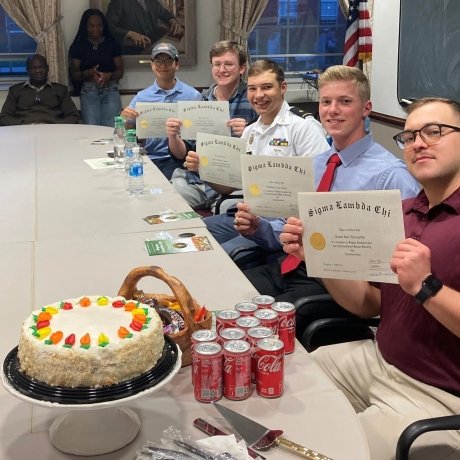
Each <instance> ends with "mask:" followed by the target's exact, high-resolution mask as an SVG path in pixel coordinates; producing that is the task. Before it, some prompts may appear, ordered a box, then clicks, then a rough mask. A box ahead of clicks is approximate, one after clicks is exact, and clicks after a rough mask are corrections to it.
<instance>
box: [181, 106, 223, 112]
mask: <svg viewBox="0 0 460 460" xmlns="http://www.w3.org/2000/svg"><path fill="white" fill-rule="evenodd" d="M200 109H212V110H217V111H218V112H225V110H224V109H223V108H222V107H216V106H215V105H211V104H198V105H194V106H192V107H184V109H183V110H184V112H191V111H192V110H200Z"/></svg>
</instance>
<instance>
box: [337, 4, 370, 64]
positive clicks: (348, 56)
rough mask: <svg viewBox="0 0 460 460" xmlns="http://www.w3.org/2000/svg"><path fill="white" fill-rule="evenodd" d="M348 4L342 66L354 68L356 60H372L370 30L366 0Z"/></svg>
mask: <svg viewBox="0 0 460 460" xmlns="http://www.w3.org/2000/svg"><path fill="white" fill-rule="evenodd" d="M349 4H350V8H349V10H348V19H347V33H346V34H345V44H344V46H343V64H344V65H347V66H350V67H356V65H357V64H358V60H361V61H363V62H365V61H370V60H371V59H372V30H371V25H370V21H369V9H368V8H367V0H350V1H349Z"/></svg>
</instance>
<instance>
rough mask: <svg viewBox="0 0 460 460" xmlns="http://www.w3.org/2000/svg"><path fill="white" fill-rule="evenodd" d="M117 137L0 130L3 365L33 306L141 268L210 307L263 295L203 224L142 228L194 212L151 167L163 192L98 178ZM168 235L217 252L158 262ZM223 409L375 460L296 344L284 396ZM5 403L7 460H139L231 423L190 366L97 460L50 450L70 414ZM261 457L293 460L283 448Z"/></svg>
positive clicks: (152, 179)
mask: <svg viewBox="0 0 460 460" xmlns="http://www.w3.org/2000/svg"><path fill="white" fill-rule="evenodd" d="M111 132H112V130H111V129H110V128H101V127H94V126H84V125H69V126H62V125H59V126H50V125H39V126H38V125H37V126H23V127H11V128H0V138H1V139H2V146H6V148H4V149H2V151H1V152H0V157H1V159H2V165H3V166H4V168H3V169H2V171H1V172H0V198H1V201H2V212H1V213H0V251H1V254H0V255H1V257H0V275H1V276H0V289H1V292H3V293H4V294H5V295H4V299H5V303H6V305H3V307H2V311H3V312H4V316H2V321H0V336H1V338H2V340H1V341H0V356H1V357H2V362H3V357H4V356H5V355H6V354H7V353H8V352H9V351H10V350H11V349H12V348H13V347H14V346H15V345H16V344H17V341H18V337H19V330H20V326H21V323H22V321H23V320H24V318H25V317H26V316H27V314H28V313H29V312H30V311H31V310H32V309H33V308H36V307H38V306H41V305H44V304H46V303H49V302H53V301H57V300H61V299H64V298H71V297H75V296H79V295H82V294H105V295H114V294H116V292H117V291H118V288H119V287H120V285H121V283H122V281H123V279H124V277H125V276H126V274H127V273H128V272H129V271H130V270H131V269H132V268H134V267H137V266H142V265H159V266H161V267H163V268H164V269H165V270H166V271H167V272H168V273H169V274H171V275H174V276H176V277H177V278H179V279H180V280H181V281H182V282H183V283H184V285H185V286H186V287H187V288H188V290H189V291H190V293H191V294H192V296H193V297H194V298H195V299H196V300H197V301H198V302H199V303H201V304H205V305H206V306H207V307H208V308H209V309H211V310H220V309H223V308H229V307H230V308H231V307H233V306H234V304H235V303H236V302H239V301H242V300H247V299H250V298H251V297H252V296H253V295H255V294H257V293H256V291H255V290H254V288H253V286H252V285H251V284H250V283H249V282H248V281H247V279H246V278H245V277H244V276H243V275H242V273H241V272H240V271H239V269H238V268H237V267H236V266H235V265H234V264H233V262H232V261H231V260H230V259H229V258H228V257H227V255H226V254H225V252H224V251H223V250H222V249H221V248H220V246H219V245H218V244H217V243H216V242H215V240H214V239H213V238H212V236H211V235H210V234H209V233H208V232H207V230H206V228H205V226H204V224H203V222H202V221H201V220H200V219H192V220H189V221H177V222H168V223H167V224H161V225H155V226H150V225H148V224H147V223H146V222H145V221H143V217H145V216H147V215H149V214H154V213H158V212H160V211H162V210H163V209H166V208H171V209H173V210H175V211H188V210H190V208H189V207H188V205H187V204H186V203H185V202H184V201H183V200H182V198H181V197H179V196H178V195H177V194H176V193H175V192H174V190H173V188H172V186H171V184H169V182H168V181H166V179H165V178H164V177H163V176H162V174H161V173H160V172H159V171H158V170H157V169H156V168H155V167H154V166H153V165H152V164H151V163H147V165H146V168H145V172H146V176H145V182H146V185H147V187H146V188H147V190H149V189H150V188H156V189H161V192H162V193H161V194H153V195H152V194H149V193H148V194H145V195H144V196H142V197H130V196H128V194H127V193H126V192H125V190H124V185H123V182H124V180H123V178H122V176H121V175H120V174H119V173H117V172H115V171H113V170H109V169H107V170H93V169H91V168H90V167H89V166H88V165H87V164H86V163H85V162H84V161H83V160H84V159H86V158H100V157H103V156H104V155H105V152H106V150H107V149H108V147H109V145H91V141H93V140H96V139H101V138H109V137H110V136H111ZM13 153H14V154H13ZM160 231H163V232H167V233H169V234H171V235H172V236H178V235H179V234H181V233H184V232H192V233H195V234H197V235H206V236H208V237H209V238H210V240H211V243H212V245H213V248H214V249H213V250H212V251H206V252H195V253H183V254H174V255H162V256H154V257H150V256H148V255H147V252H146V250H145V247H144V242H145V240H146V239H147V238H154V237H155V236H156V234H157V233H158V232H160ZM140 287H141V288H142V289H143V290H144V291H145V292H158V293H168V287H167V286H166V285H165V284H164V283H163V282H161V281H159V280H157V279H145V280H142V282H141V283H140ZM222 402H223V404H226V405H228V406H229V407H232V408H234V409H236V410H238V411H240V412H242V413H245V414H247V415H249V416H251V417H252V418H254V419H257V420H259V421H260V422H262V423H263V424H265V425H267V426H269V427H271V428H279V429H283V430H284V431H285V435H286V436H287V437H288V438H290V439H292V440H293V441H297V442H299V443H302V444H304V445H306V446H307V447H309V448H312V449H317V450H318V451H319V452H322V453H323V454H326V455H328V456H330V457H331V458H333V459H335V460H341V459H343V460H366V459H368V458H369V452H368V448H367V444H366V441H365V438H364V435H363V433H362V430H361V428H360V425H359V423H358V421H357V417H356V415H355V413H354V411H353V409H352V408H351V406H350V404H349V403H348V401H347V400H346V399H345V397H344V396H343V395H342V393H341V392H340V391H338V390H337V389H336V388H335V387H334V386H333V385H332V384H331V382H329V380H328V379H327V377H326V376H325V375H324V374H323V373H322V372H321V370H320V369H319V368H318V367H317V365H316V364H315V363H314V361H313V360H311V359H310V358H309V356H308V354H307V352H306V351H305V350H304V349H303V348H302V347H300V346H299V345H298V344H297V348H296V351H295V353H294V354H292V355H290V356H288V357H287V359H286V388H285V394H284V395H283V396H282V397H281V398H278V399H275V400H268V399H264V398H261V397H258V396H257V395H255V394H253V395H252V396H251V397H250V398H249V399H247V400H246V401H244V402H231V401H227V400H222ZM0 405H1V407H2V411H1V412H0V458H1V459H2V460H23V459H25V458H34V460H45V459H52V460H54V459H56V460H61V459H76V458H97V459H101V460H105V459H110V460H118V459H131V458H133V457H134V455H135V452H136V450H137V449H139V448H140V446H141V445H142V444H143V443H144V442H145V441H146V440H152V441H158V440H159V437H160V435H161V433H162V431H163V430H164V429H166V428H167V427H169V426H170V425H173V426H176V427H177V428H179V429H181V430H183V431H184V432H186V433H188V434H190V436H192V437H193V438H194V439H198V438H200V437H202V435H201V434H200V433H199V432H198V431H197V430H196V429H195V428H193V427H192V425H191V422H192V420H193V419H194V418H196V417H203V418H206V419H210V420H212V419H214V420H215V421H216V423H219V422H220V423H219V424H221V422H222V420H221V419H220V417H219V416H218V415H217V412H216V411H215V409H214V408H213V407H212V406H211V405H206V404H201V403H198V402H196V401H195V400H194V398H193V394H192V388H191V381H190V369H189V368H183V369H181V370H180V371H179V373H178V375H176V376H175V377H174V378H173V380H172V381H171V382H170V383H168V384H167V385H165V386H164V387H163V388H161V389H160V390H158V391H157V392H154V393H152V394H149V395H145V396H142V397H140V398H138V399H134V400H132V401H129V402H128V403H123V404H122V405H126V406H128V407H131V408H133V409H135V411H136V412H137V413H138V414H139V416H140V419H141V430H140V433H139V435H138V437H137V438H136V439H135V440H134V441H133V442H132V443H131V444H130V445H128V446H126V447H124V448H123V449H121V450H119V451H116V452H113V453H110V454H105V455H101V456H97V457H79V456H73V455H69V454H65V453H62V452H60V451H58V450H57V449H55V448H54V447H53V445H52V444H51V443H50V441H49V435H48V428H49V426H50V424H51V422H52V421H53V420H54V419H55V418H56V416H57V415H58V414H61V413H63V412H66V411H67V410H68V409H63V408H45V407H41V406H37V405H33V404H29V403H28V402H24V401H22V400H19V399H17V398H15V397H13V396H12V395H11V394H10V393H8V392H7V391H6V390H5V389H4V388H3V386H2V387H0ZM76 435H77V436H78V434H76ZM81 442H82V443H84V442H85V440H84V439H82V440H81ZM264 455H265V456H266V457H267V458H276V459H289V458H295V457H293V456H292V454H289V453H285V452H283V451H281V450H279V449H278V448H276V449H272V450H271V451H269V452H267V453H264Z"/></svg>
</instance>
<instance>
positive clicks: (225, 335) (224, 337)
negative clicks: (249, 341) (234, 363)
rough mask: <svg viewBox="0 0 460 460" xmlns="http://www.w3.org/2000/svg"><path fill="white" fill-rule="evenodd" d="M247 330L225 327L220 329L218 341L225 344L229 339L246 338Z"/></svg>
mask: <svg viewBox="0 0 460 460" xmlns="http://www.w3.org/2000/svg"><path fill="white" fill-rule="evenodd" d="M245 337H246V332H245V331H243V329H240V328H239V327H224V328H223V329H221V330H220V331H219V337H218V339H217V342H218V343H220V344H221V345H222V346H224V343H225V342H228V341H229V340H244V339H245Z"/></svg>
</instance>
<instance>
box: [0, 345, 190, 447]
mask: <svg viewBox="0 0 460 460" xmlns="http://www.w3.org/2000/svg"><path fill="white" fill-rule="evenodd" d="M17 350H18V347H16V348H14V349H13V350H11V351H10V352H9V353H8V355H7V356H6V358H5V361H4V363H3V372H2V382H3V385H4V386H5V388H6V390H7V391H9V392H10V393H11V394H12V395H14V396H16V397H17V398H19V399H22V400H23V401H26V402H29V403H32V404H35V405H38V406H42V407H47V408H71V409H72V410H70V411H69V412H66V413H64V414H63V415H60V416H59V417H57V418H56V419H55V420H54V421H53V423H52V424H51V426H50V428H49V433H50V441H51V443H52V444H53V445H54V446H55V447H56V448H57V449H59V450H60V451H62V452H66V453H69V454H74V455H82V456H91V455H100V454H106V453H109V452H114V451H116V450H118V449H121V448H122V447H124V446H126V445H127V444H129V443H130V442H131V441H133V440H134V438H135V437H136V436H137V433H138V432H139V429H140V420H139V417H138V416H137V414H136V413H135V412H134V411H133V410H132V409H128V408H127V407H121V406H120V404H121V403H125V402H127V401H131V400H133V399H136V398H139V397H141V396H144V395H147V394H150V393H153V392H154V391H157V390H159V389H160V388H162V387H163V386H164V385H166V384H167V383H168V382H169V381H170V380H171V379H172V378H173V377H174V376H175V375H176V374H177V372H178V371H179V369H180V367H181V351H180V348H179V347H178V346H177V345H176V344H175V343H174V342H173V341H172V340H171V339H170V338H169V337H167V336H165V346H164V349H163V354H162V356H161V358H160V359H159V360H158V362H157V364H156V365H155V366H154V367H153V368H152V369H150V370H149V371H147V372H146V373H144V374H142V375H140V376H139V377H136V378H134V379H131V380H127V381H125V382H122V383H120V384H117V385H111V386H109V387H101V388H81V387H80V388H70V387H52V386H50V385H46V384H45V383H43V382H39V381H36V380H34V379H31V378H30V377H28V376H26V375H25V374H23V373H22V372H21V370H20V368H19V361H18V357H17Z"/></svg>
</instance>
